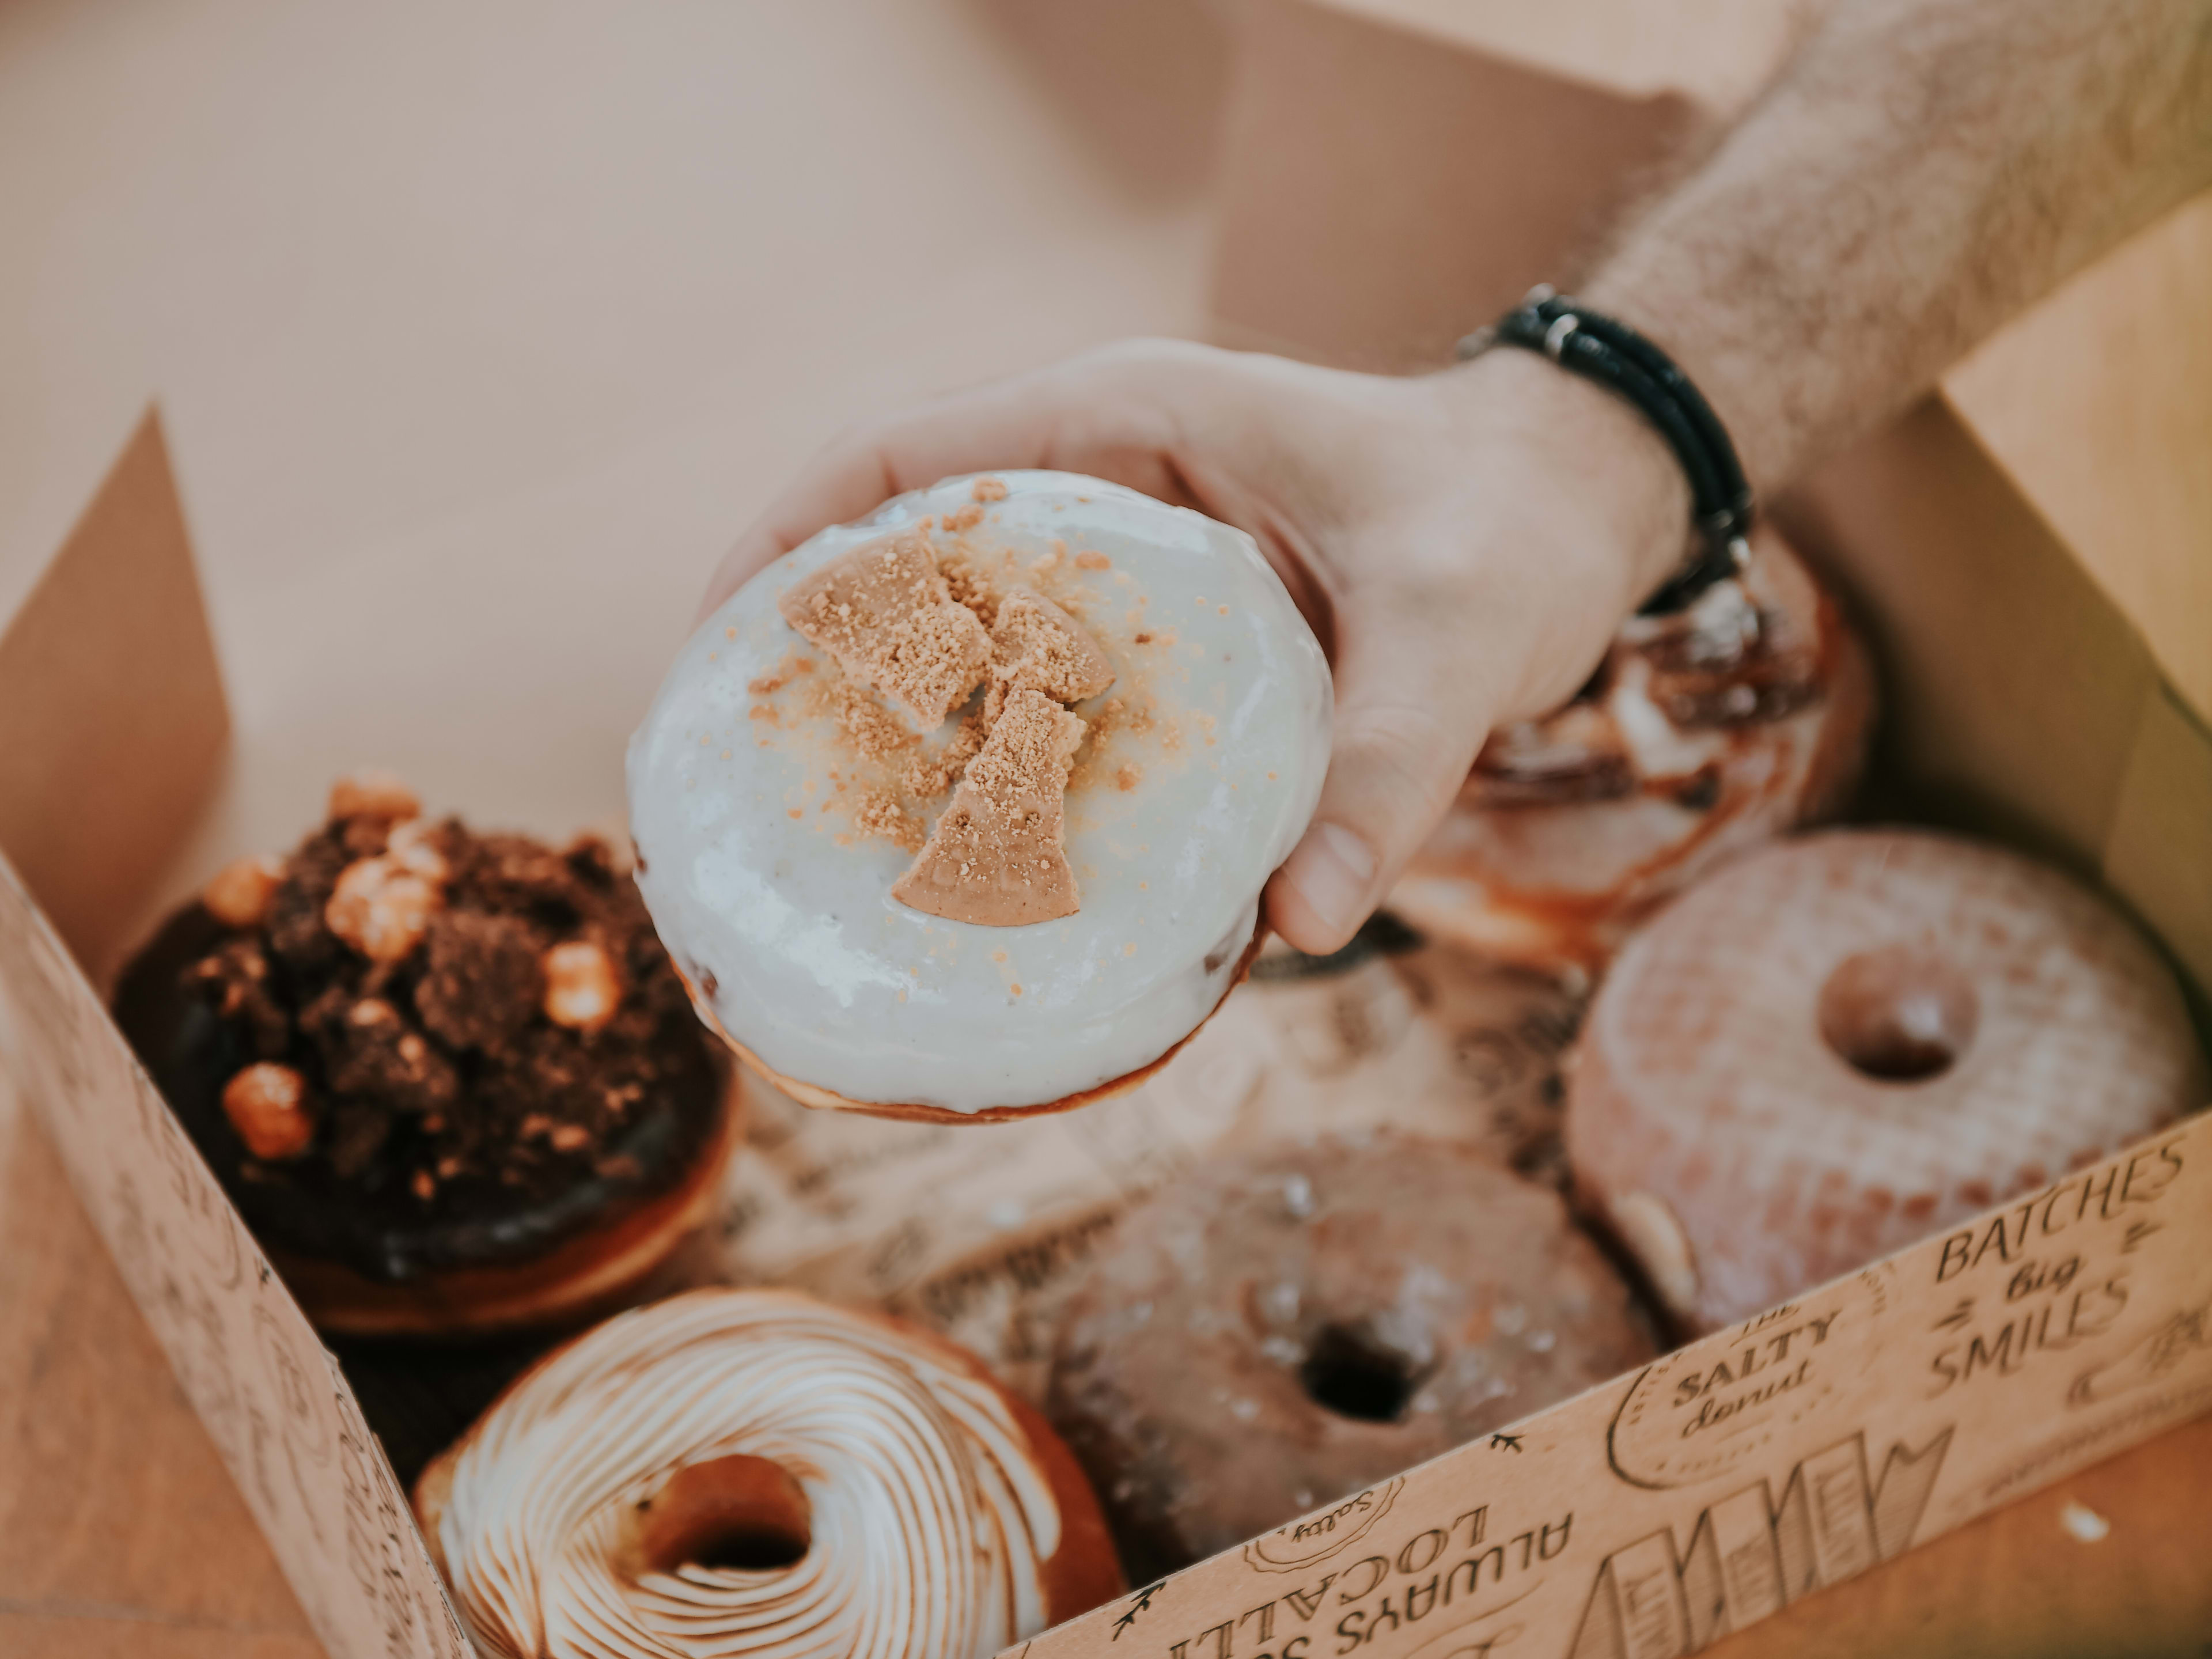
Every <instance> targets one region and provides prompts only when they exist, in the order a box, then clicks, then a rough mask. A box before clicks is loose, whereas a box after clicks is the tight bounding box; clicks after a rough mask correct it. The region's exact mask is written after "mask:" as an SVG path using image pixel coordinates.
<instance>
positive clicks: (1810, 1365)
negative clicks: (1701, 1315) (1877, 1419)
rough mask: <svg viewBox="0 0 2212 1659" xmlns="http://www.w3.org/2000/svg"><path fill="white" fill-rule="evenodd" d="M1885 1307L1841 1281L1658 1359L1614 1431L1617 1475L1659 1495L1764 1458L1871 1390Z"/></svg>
mask: <svg viewBox="0 0 2212 1659" xmlns="http://www.w3.org/2000/svg"><path fill="white" fill-rule="evenodd" d="M1884 1299H1885V1298H1883V1297H1881V1295H1880V1293H1879V1287H1873V1286H1869V1285H1868V1284H1866V1283H1864V1282H1863V1278H1862V1279H1843V1280H1840V1281H1838V1283H1836V1284H1833V1285H1828V1286H1826V1287H1825V1288H1824V1289H1821V1290H1819V1291H1814V1292H1813V1293H1812V1294H1811V1295H1810V1296H1808V1297H1805V1298H1804V1299H1802V1301H1798V1302H1790V1303H1784V1304H1783V1305H1782V1306H1780V1307H1778V1308H1774V1309H1771V1310H1768V1311H1767V1312H1765V1313H1763V1314H1760V1315H1759V1316H1758V1317H1757V1318H1755V1319H1751V1320H1748V1321H1747V1322H1744V1323H1743V1324H1741V1325H1736V1326H1732V1327H1730V1328H1729V1329H1727V1330H1724V1331H1718V1332H1716V1333H1715V1334H1712V1335H1711V1336H1708V1337H1705V1338H1704V1339H1702V1340H1699V1341H1696V1342H1692V1343H1691V1344H1690V1345H1689V1346H1687V1347H1685V1348H1679V1349H1677V1350H1675V1352H1673V1353H1670V1354H1668V1355H1665V1356H1664V1357H1663V1358H1660V1359H1658V1360H1656V1361H1655V1362H1653V1364H1651V1365H1650V1366H1649V1367H1647V1368H1646V1369H1645V1370H1644V1372H1643V1374H1642V1375H1640V1376H1638V1377H1637V1379H1636V1381H1635V1382H1634V1383H1632V1384H1631V1385H1630V1387H1629V1390H1628V1393H1627V1395H1626V1396H1625V1397H1624V1398H1623V1399H1622V1401H1621V1402H1620V1409H1619V1410H1617V1411H1616V1412H1614V1413H1613V1422H1612V1425H1610V1427H1608V1428H1607V1431H1606V1454H1607V1461H1608V1462H1610V1463H1611V1464H1612V1466H1613V1473H1614V1474H1617V1475H1619V1476H1620V1478H1621V1479H1622V1480H1626V1481H1627V1482H1628V1483H1629V1484H1630V1485H1631V1486H1644V1487H1648V1488H1650V1489H1652V1490H1654V1491H1659V1490H1664V1489H1665V1488H1668V1487H1670V1486H1692V1485H1694V1484H1696V1483H1697V1482H1699V1481H1700V1480H1711V1479H1712V1478H1713V1477H1714V1476H1716V1475H1720V1474H1727V1473H1728V1472H1729V1470H1731V1469H1733V1468H1735V1467H1736V1466H1737V1465H1738V1464H1740V1463H1741V1462H1744V1461H1745V1460H1746V1459H1747V1458H1751V1457H1753V1456H1756V1455H1758V1454H1759V1452H1760V1451H1762V1450H1764V1449H1765V1448H1766V1447H1767V1446H1769V1445H1770V1444H1771V1443H1773V1442H1774V1440H1775V1439H1776V1437H1778V1436H1782V1435H1784V1434H1787V1433H1788V1432H1789V1431H1790V1430H1791V1429H1793V1428H1795V1427H1796V1425H1798V1424H1800V1423H1802V1422H1804V1421H1805V1420H1806V1419H1808V1418H1810V1417H1812V1416H1814V1415H1815V1414H1816V1413H1819V1412H1820V1411H1821V1410H1822V1409H1824V1408H1825V1407H1827V1406H1829V1405H1830V1404H1832V1402H1833V1401H1835V1400H1836V1399H1837V1398H1838V1396H1840V1395H1844V1394H1845V1393H1847V1392H1850V1391H1852V1390H1853V1389H1854V1388H1855V1387H1856V1386H1857V1385H1858V1384H1861V1383H1863V1382H1864V1380H1865V1375H1866V1371H1867V1367H1868V1362H1869V1350H1868V1345H1869V1342H1870V1340H1872V1337H1873V1334H1874V1328H1875V1314H1876V1312H1877V1311H1878V1308H1879V1304H1881V1301H1882V1300H1884Z"/></svg>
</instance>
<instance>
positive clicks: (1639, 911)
mask: <svg viewBox="0 0 2212 1659" xmlns="http://www.w3.org/2000/svg"><path fill="white" fill-rule="evenodd" d="M1753 546H1754V548H1755V550H1756V553H1755V556H1754V557H1753V561H1752V564H1751V568H1750V569H1749V571H1748V573H1747V574H1746V575H1745V577H1744V578H1743V579H1742V580H1741V583H1738V582H1735V581H1729V582H1723V583H1722V584H1720V585H1719V586H1717V587H1715V588H1713V589H1712V590H1711V592H1709V593H1708V594H1707V595H1706V596H1705V599H1703V600H1701V601H1700V602H1699V604H1698V605H1696V606H1693V607H1692V609H1691V610H1690V611H1687V612H1685V613H1684V614H1682V615H1680V616H1679V617H1632V618H1631V619H1630V620H1629V622H1628V623H1627V624H1626V626H1624V627H1623V628H1622V629H1621V631H1620V635H1619V636H1618V638H1617V639H1616V640H1615V641H1614V643H1613V649H1612V650H1611V652H1610V653H1608V654H1607V658H1606V661H1605V663H1604V665H1602V666H1601V668H1600V670H1599V671H1598V672H1597V673H1596V674H1595V675H1594V676H1593V677H1592V678H1591V681H1590V684H1589V686H1588V687H1587V688H1586V689H1585V690H1584V691H1583V693H1582V694H1581V695H1580V696H1577V698H1576V699H1575V701H1573V702H1571V703H1569V704H1568V705H1567V706H1566V707H1565V708H1562V709H1559V711H1557V712H1556V713H1554V714H1551V715H1549V716H1548V717H1547V718H1545V719H1543V720H1530V721H1526V722H1522V723H1521V724H1519V725H1516V726H1505V727H1502V728H1500V729H1499V730H1498V732H1493V733H1492V737H1491V739H1490V742H1489V743H1488V744H1486V746H1485V748H1484V750H1483V751H1482V754H1481V755H1480V757H1478V759H1477V761H1476V764H1475V767H1474V771H1473V772H1472V773H1470V774H1469V775H1468V781H1467V783H1466V785H1465V786H1464V787H1462V790H1461V791H1460V796H1459V799H1458V800H1457V801H1456V802H1455V803H1454V805H1453V806H1452V808H1451V810H1450V811H1449V812H1448V813H1446V814H1445V816H1444V818H1443V822H1442V823H1440V824H1438V825H1437V829H1436V831H1435V833H1434V834H1433V835H1431V837H1430V838H1429V840H1428V842H1427V843H1426V844H1425V845H1424V846H1423V847H1422V848H1421V849H1420V851H1419V853H1417V854H1415V855H1414V857H1413V860H1412V862H1411V863H1410V864H1408V865H1407V870H1406V873H1405V875H1404V876H1403V877H1402V878H1401V879H1400V880H1399V882H1398V884H1397V886H1396V887H1395V889H1394V890H1392V892H1391V895H1390V905H1391V908H1393V909H1395V910H1397V911H1399V912H1400V913H1401V915H1404V916H1406V917H1407V920H1409V921H1412V922H1413V923H1414V924H1415V925H1416V926H1417V927H1419V928H1421V929H1422V931H1424V932H1425V933H1432V934H1435V935H1437V937H1439V938H1443V939H1450V940H1453V941H1454V942H1455V943H1457V944H1460V945H1465V946H1467V947H1468V948H1469V949H1471V950H1474V951H1480V953H1482V954H1483V955H1486V956H1488V957H1492V959H1493V960H1496V961H1500V962H1508V963H1516V964H1519V965H1522V966H1524V967H1530V968H1537V969H1553V970H1556V969H1583V970H1595V969H1599V968H1601V967H1602V966H1603V965H1604V964H1605V963H1606V961H1607V959H1608V958H1609V957H1611V956H1612V954H1613V951H1616V950H1617V949H1619V948H1620V945H1621V943H1622V942H1623V941H1624V940H1625V939H1626V938H1627V937H1628V935H1629V933H1630V932H1631V931H1632V929H1633V928H1634V927H1635V926H1636V924H1637V923H1638V922H1639V921H1642V920H1643V919H1644V917H1646V916H1647V915H1650V914H1651V912H1652V911H1654V910H1655V909H1656V908H1658V906H1659V905H1660V904H1661V903H1662V902H1664V901H1665V900H1667V899H1668V898H1669V897H1670V896H1673V895H1674V894H1675V893H1677V892H1679V891H1680V890H1682V889H1683V888H1684V887H1686V886H1687V885H1689V884H1690V883H1692V881H1694V880H1696V879H1698V878H1699V877H1700V876H1701V875H1703V874H1704V873H1705V872H1706V871H1708V870H1711V869H1714V868H1716V867H1717V866H1719V865H1720V864H1721V863H1723V861H1724V860H1727V859H1729V858H1731V857H1733V856H1734V855H1735V854H1737V853H1740V852H1741V851H1743V850H1744V849H1745V848H1748V847H1752V846H1755V845H1756V844H1758V843H1759V842H1761V841H1764V840H1765V839H1767V838H1768V837H1769V836H1775V835H1778V834H1779V833H1781V832H1782V831H1784V830H1785V829H1790V828H1792V827H1793V826H1796V825H1797V824H1801V823H1811V822H1814V821H1816V820H1818V819H1819V818H1820V817H1823V816H1825V815H1826V814H1828V813H1830V812H1832V811H1834V810H1835V809H1836V808H1837V807H1838V805H1841V804H1842V801H1843V799H1844V796H1845V795H1846V794H1847V793H1849V791H1850V787H1851V786H1852V785H1853V784H1854V783H1855V782H1856V781H1857V777H1858V773H1859V768H1860V764H1861V762H1862V760H1863V757H1864V754H1865V749H1866V740H1867V734H1868V732H1869V727H1870V726H1872V724H1873V719H1874V685H1873V678H1872V676H1871V674H1870V672H1869V666H1868V663H1867V659H1866V653H1865V651H1864V649H1863V647H1861V645H1860V644H1859V641H1858V640H1857V636H1856V635H1854V634H1853V633H1852V631H1851V629H1850V627H1849V626H1848V624H1847V623H1845V621H1844V617H1843V614H1842V612H1841V611H1840V610H1839V609H1838V606H1837V605H1836V602H1835V601H1834V599H1832V598H1831V597H1830V596H1829V595H1828V594H1827V593H1826V592H1823V591H1822V589H1821V588H1820V586H1819V585H1818V584H1817V583H1816V582H1815V581H1814V580H1813V577H1812V575H1811V574H1810V573H1809V572H1808V571H1807V569H1806V568H1805V567H1804V565H1803V564H1802V563H1801V562H1799V560H1798V559H1797V557H1796V555H1795V554H1794V553H1792V552H1791V551H1790V548H1789V547H1788V545H1787V544H1784V541H1783V540H1782V538H1781V537H1780V536H1778V534H1776V533H1775V532H1773V531H1772V530H1771V529H1770V528H1767V527H1765V526H1761V527H1760V529H1759V532H1757V534H1756V535H1755V536H1754V537H1753Z"/></svg>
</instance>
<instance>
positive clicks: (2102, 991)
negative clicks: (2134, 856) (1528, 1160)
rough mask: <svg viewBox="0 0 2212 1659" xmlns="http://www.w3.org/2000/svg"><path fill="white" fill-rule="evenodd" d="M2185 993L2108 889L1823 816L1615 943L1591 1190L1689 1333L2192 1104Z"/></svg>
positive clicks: (1941, 1222) (2073, 1162)
mask: <svg viewBox="0 0 2212 1659" xmlns="http://www.w3.org/2000/svg"><path fill="white" fill-rule="evenodd" d="M2206 1088H2207V1084H2206V1079H2205V1073H2204V1067H2203V1060H2202V1057H2201V1056H2200V1054H2198V1052H2197V1043H2196V1040H2195V1038H2194V1036H2192V1035H2191V1030H2190V1024H2189V1018H2188V1014H2187V1011H2186V1009H2185V1006H2184V1004H2183V1001H2182V998H2181V994H2180V991H2179V987H2178V986H2177V985H2176V984H2175V982H2174V978H2173V975H2172V973H2170V972H2169V971H2168V970H2167V969H2166V965H2165V963H2163V962H2161V961H2160V959H2159V957H2158V956H2157V954H2156V953H2155V952H2154V951H2153V950H2152V949H2151V947H2150V945H2148V943H2146V942H2145V941H2144V939H2142V937H2141V936H2140V935H2139V934H2138V933H2136V930H2135V929H2134V928H2133V927H2130V925H2129V924H2128V923H2127V922H2126V921H2124V920H2123V919H2122V918H2121V917H2120V916H2119V915H2117V914H2116V913H2115V912H2114V911H2113V910H2112V908H2110V907H2109V906H2107V905H2106V904H2105V903H2104V902H2101V901H2100V900H2099V899H2098V898H2096V897H2095V896H2093V895H2092V894H2090V893H2088V892H2087V891H2085V890H2082V889H2081V888H2080V887H2078V886H2076V885H2075V884H2074V883H2073V882H2071V881H2069V880H2068V879H2067V878H2065V877H2063V876H2061V875H2060V874H2058V873H2057V872H2056V871H2053V870H2051V869H2049V868H2047V867H2045V866H2042V865H2039V864H2037V863H2035V862H2033V861H2032V860H2027V859H2025V858H2022V857H2021V856H2019V855H2018V854H2014V853H2009V852H2006V851H2004V850H2002V848H1996V847H1991V846H1988V845H1985V844H1983V843H1979V842H1968V841H1963V840H1959V839H1955V838H1953V837H1950V836H1939V835H1933V834H1929V833H1926V832H1921V831H1911V830H1887V831H1869V830H1830V831H1824V832H1821V833H1820V834H1817V835H1812V836H1805V837H1803V838H1802V839H1798V840H1795V841H1790V842H1784V843H1782V844H1780V845H1778V846H1775V847H1772V848H1765V849H1762V850H1760V851H1759V852H1757V853H1754V854H1751V855H1749V856H1747V857H1746V858H1744V859H1742V860H1738V861H1737V862H1736V863H1735V864H1733V865H1731V866H1729V868H1728V869H1727V870H1725V871H1723V872H1721V873H1720V874H1719V875H1717V876H1715V877H1714V878H1711V880H1709V881H1707V882H1706V883H1705V884H1704V885H1702V886H1700V887H1698V888H1696V889H1694V890H1692V891H1691V892H1689V893H1687V894H1686V895H1685V896H1683V897H1682V898H1680V900H1678V901H1677V902H1675V903H1674V905H1673V906H1672V907H1670V908H1668V910H1667V912H1666V913H1665V914H1664V915H1662V916H1660V917H1659V919H1658V920H1657V921H1655V922H1653V923H1652V924H1651V925H1650V927H1648V928H1646V929H1645V930H1644V932H1643V933H1640V934H1639V935H1638V937H1637V938H1636V939H1634V940H1633V941H1632V943H1631V944H1630V945H1629V946H1628V948H1627V949H1626V951H1623V952H1622V953H1621V955H1620V959H1619V960H1618V961H1617V962H1616V963H1614V964H1613V969H1612V970H1611V972H1610V973H1609V974H1608V975H1607V978H1606V981H1605V983H1604V985H1603V986H1602V987H1601V988H1600V989H1599V992H1598V994H1597V997H1596V999H1595V1001H1594V1002H1593V1004H1592V1005H1591V1009H1590V1013H1589V1019H1588V1020H1587V1021H1586V1022H1585V1024H1584V1026H1583V1037H1582V1041H1581V1043H1580V1046H1579V1048H1577V1051H1576V1054H1575V1055H1574V1058H1573V1062H1572V1067H1571V1073H1570V1080H1569V1085H1568V1097H1567V1122H1566V1140H1567V1155H1568V1158H1569V1160H1570V1162H1571V1164H1572V1165H1573V1169H1574V1177H1575V1184H1576V1188H1577V1193H1578V1194H1580V1197H1581V1199H1582V1200H1583V1202H1584V1203H1585V1204H1587V1205H1588V1206H1589V1208H1590V1209H1591V1210H1592V1212H1594V1213H1595V1214H1597V1215H1598V1216H1600V1217H1601V1218H1603V1219H1604V1220H1605V1221H1606V1222H1607V1225H1610V1227H1611V1228H1612V1229H1613V1231H1614V1232H1615V1233H1617V1234H1618V1235H1619V1237H1620V1239H1621V1241H1622V1242H1623V1243H1625V1244H1626V1246H1627V1247H1628V1248H1629V1249H1630V1250H1631V1251H1632V1253H1633V1254H1634V1255H1636V1256H1637V1257H1638V1258H1639V1259H1640V1260H1641V1261H1642V1262H1643V1265H1644V1269H1645V1271H1646V1273H1648V1275H1649V1277H1650V1282H1651V1285H1652V1286H1653V1288H1654V1289H1655V1290H1656V1291H1657V1292H1658V1293H1659V1295H1660V1297H1662V1300H1663V1301H1664V1302H1665V1303H1666V1304H1667V1305H1668V1308H1669V1309H1670V1310H1672V1311H1673V1312H1674V1315H1675V1316H1676V1317H1677V1318H1678V1319H1679V1320H1680V1322H1681V1323H1682V1324H1683V1325H1684V1326H1685V1328H1687V1329H1690V1330H1692V1331H1701V1330H1708V1329H1711V1328H1717V1327H1719V1326H1722V1325H1725V1324H1729V1323H1730V1322H1734V1321H1736V1320H1740V1319H1743V1318H1747V1317H1748V1316H1751V1315H1752V1314H1754V1313H1757V1312H1759V1311H1760V1310H1764V1309H1765V1308H1769V1307H1771V1306H1772V1305H1774V1304H1776V1303H1778V1302H1781V1301H1783V1300H1784V1299H1786V1298H1787V1297H1790V1296H1792V1295H1794V1294H1796V1292H1797V1291H1802V1290H1804V1289H1807V1288H1808V1287H1809V1286H1812V1285H1817V1284H1820V1283H1821V1282H1822V1281H1824V1280H1826V1279H1832V1278H1834V1277H1835V1276H1836V1275H1838V1274H1839V1273H1848V1272H1850V1270H1851V1269H1852V1268H1854V1267H1860V1266H1862V1265H1863V1264H1864V1263H1866V1262H1868V1261H1873V1260H1874V1259H1875V1258H1876V1257H1878V1256H1882V1255H1887V1254H1888V1253H1890V1252H1891V1251H1893V1250H1896V1249H1901V1248H1902V1247H1903V1246H1905V1245H1906V1244H1909V1243H1911V1242H1912V1241H1913V1240H1915V1239H1917V1238H1920V1237H1923V1236H1925V1235H1927V1234H1929V1233H1931V1232H1935V1231H1939V1230H1940V1229H1942V1228H1944V1227H1947V1226H1949V1225H1953V1224H1954V1223H1956V1222H1958V1221H1960V1220H1962V1219H1963V1218H1966V1217H1967V1216H1970V1215H1972V1214H1974V1213H1976V1212H1979V1211H1981V1210H1984V1209H1986V1208H1988V1207H1989V1206H1990V1205H1992V1204H1996V1203H1998V1202H2000V1201H2002V1200H2006V1199H2009V1198H2012V1197H2015V1196H2016V1195H2018V1194H2022V1193H2027V1192H2031V1191H2033V1190H2034V1189H2035V1188H2039V1187H2041V1186H2043V1185H2045V1183H2046V1182H2051V1181H2055V1180H2057V1179H2059V1178H2060V1177H2062V1176H2064V1175H2065V1174H2066V1172H2067V1171H2068V1170H2074V1169H2078V1168H2080V1167H2081V1166H2082V1165H2084V1164H2091V1163H2093V1162H2095V1161H2096V1160H2098V1159H2099V1158H2103V1157H2105V1156H2106V1155H2108V1154H2109V1153H2111V1152H2113V1151H2115V1150H2116V1149H2117V1148H2118V1147H2120V1146H2124V1145H2125V1144H2126V1143H2127V1142H2129V1141H2130V1140H2133V1139H2136V1138H2137V1137H2139V1136H2142V1135H2145V1134H2148V1133H2151V1132H2153V1131H2154V1130H2156V1129H2158V1128H2159V1127H2161V1126H2163V1125H2164V1124H2166V1123H2168V1122H2170V1121H2172V1120H2173V1119H2174V1118H2175V1117H2177V1116H2179V1115H2181V1114H2182V1113H2184V1112H2187V1111H2190V1110H2192V1109H2195V1108H2197V1106H2200V1105H2202V1104H2203V1101H2204V1097H2205V1093H2206Z"/></svg>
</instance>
